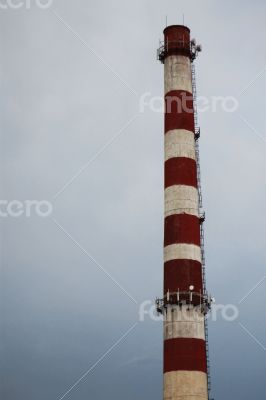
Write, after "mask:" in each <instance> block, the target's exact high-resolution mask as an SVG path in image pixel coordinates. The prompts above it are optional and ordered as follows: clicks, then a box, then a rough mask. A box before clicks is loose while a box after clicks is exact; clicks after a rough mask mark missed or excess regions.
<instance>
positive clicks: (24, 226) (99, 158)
mask: <svg viewBox="0 0 266 400" xmlns="http://www.w3.org/2000/svg"><path fill="white" fill-rule="evenodd" d="M48 3H49V2H48V0H47V2H45V0H42V1H41V0H39V2H38V1H37V0H32V1H31V2H30V1H29V0H27V2H26V0H25V1H23V0H22V4H21V5H20V6H19V8H17V9H15V8H14V5H18V4H19V2H18V1H17V0H13V3H12V2H11V3H10V2H9V3H8V4H9V5H8V6H7V8H5V5H6V4H7V2H6V1H5V0H1V5H0V26H1V33H0V37H1V39H0V40H1V64H2V67H1V109H2V118H1V123H2V136H1V149H0V151H1V160H2V163H1V170H2V184H1V190H2V194H1V199H3V200H7V201H8V202H10V201H12V200H18V201H20V202H22V204H23V205H25V201H29V200H38V201H41V200H45V201H47V202H50V203H51V204H52V206H53V211H52V213H51V214H50V216H49V217H46V218H44V217H40V216H39V215H37V214H36V213H34V212H32V213H31V215H30V217H26V216H25V214H23V215H22V216H20V217H16V218H15V217H12V215H8V216H7V217H1V225H2V232H3V233H2V250H1V257H2V258H1V260H2V266H3V269H2V277H3V279H2V285H3V286H2V289H1V299H2V300H1V309H2V311H3V314H2V323H1V325H2V327H4V328H3V330H2V337H3V340H2V344H3V345H4V346H2V355H1V372H2V377H3V379H2V383H3V384H2V391H3V399H4V400H48V399H49V400H59V399H62V398H64V399H68V400H83V399H84V400H85V399H86V400H87V399H92V400H103V399H106V398H108V399H110V400H124V399H127V400H144V399H145V400H146V399H153V400H161V399H162V324H161V322H156V321H152V320H150V319H149V317H147V316H146V318H145V321H143V322H140V321H139V307H140V304H141V303H142V302H143V301H145V300H151V301H153V300H154V298H155V297H156V296H161V294H162V279H163V114H162V113H160V112H154V111H152V110H151V108H150V107H149V106H146V107H145V108H144V110H143V111H144V112H140V111H141V110H140V106H139V103H140V98H141V96H142V95H143V94H144V93H150V96H151V97H158V96H162V95H163V66H162V65H161V64H160V63H159V62H158V61H157V60H156V49H157V47H158V41H159V38H162V31H163V28H164V26H165V16H166V15H168V24H176V23H182V19H183V13H184V17H185V23H186V24H187V25H188V26H189V27H190V28H191V31H192V36H193V37H194V36H195V37H196V38H197V40H198V42H199V43H201V44H202V46H203V52H202V53H201V54H200V56H199V58H198V59H197V61H196V69H197V86H198V95H199V96H205V97H206V98H207V99H208V101H209V102H212V101H213V97H214V96H216V97H217V96H224V97H226V98H227V97H228V96H234V98H236V99H237V101H238V102H239V106H238V108H237V110H236V111H235V112H225V110H223V108H222V107H218V108H217V111H216V112H214V111H213V110H212V111H211V110H209V111H205V112H201V113H200V114H199V121H200V125H201V139H200V150H201V169H202V190H203V200H204V208H205V211H206V224H205V233H206V260H207V265H206V267H207V283H208V289H209V291H210V292H211V293H212V294H213V295H214V296H215V298H216V303H217V304H218V305H221V304H223V305H227V304H233V305H234V306H235V307H238V309H239V317H238V318H237V319H236V320H235V321H233V322H228V321H226V320H225V319H224V318H222V316H221V313H217V315H218V320H217V321H210V323H209V337H210V356H211V376H212V394H213V396H214V398H215V400H224V399H227V400H240V399H241V400H250V399H263V398H265V397H266V387H265V370H266V347H265V346H266V322H265V308H264V307H265V302H266V295H265V293H266V280H265V281H264V276H265V275H266V268H265V265H266V255H265V235H266V216H265V198H266V185H265V171H266V157H265V155H266V130H265V106H264V105H265V96H264V93H263V90H264V88H265V83H266V71H265V67H266V61H265V50H264V47H265V35H266V26H265V12H266V3H265V2H264V1H262V0H260V1H259V0H254V1H252V2H251V1H243V0H242V1H239V0H236V1H234V2H232V1H228V0H225V1H223V2H218V1H210V0H209V1H208V0H206V1H201V2H199V1H196V0H194V1H189V0H186V1H176V0H175V1H174V0H171V1H170V0H165V1H163V2H162V1H160V2H159V1H158V0H156V1H154V0H135V1H131V2H129V1H127V2H125V1H122V0H117V1H107V0H98V1H90V0H75V1H70V0H53V2H51V4H50V7H49V8H44V7H42V8H40V4H41V5H45V4H48ZM38 4H39V6H38ZM12 5H13V6H12ZM264 72H265V74H264ZM147 96H149V94H148V95H147ZM1 206H2V207H1V210H3V209H4V206H3V204H2V203H1ZM253 289H254V290H253ZM245 296H247V297H245ZM244 297H245V299H244V300H243V301H242V302H241V304H238V303H239V302H240V301H241V299H243V298H244ZM148 309H149V306H147V310H148ZM135 323H137V325H135ZM3 347H4V348H3ZM73 385H75V386H74V387H73Z"/></svg>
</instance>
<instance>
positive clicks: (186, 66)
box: [157, 25, 209, 400]
mask: <svg viewBox="0 0 266 400" xmlns="http://www.w3.org/2000/svg"><path fill="white" fill-rule="evenodd" d="M198 50H200V48H199V47H197V46H196V45H195V43H194V41H192V42H191V40H190V30H189V29H188V28H187V27H185V26H182V25H172V26H168V27H167V28H165V30H164V43H163V45H162V46H161V47H160V49H159V50H158V58H159V59H160V60H161V62H163V63H164V87H165V135H164V138H165V223H164V298H163V299H162V300H157V306H158V307H157V309H158V311H160V312H162V314H163V315H164V400H207V399H208V377H207V372H208V371H207V357H206V343H205V314H206V310H207V309H208V307H209V300H208V299H207V297H206V293H205V289H204V288H205V286H204V285H203V275H202V252H201V223H202V218H201V216H200V209H199V190H198V177H197V176H198V175H197V158H196V140H197V132H195V115H194V105H193V104H194V103H193V85H192V83H193V82H192V62H193V60H194V59H195V57H196V54H197V51H198ZM194 100H195V99H194Z"/></svg>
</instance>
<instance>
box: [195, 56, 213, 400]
mask: <svg viewBox="0 0 266 400" xmlns="http://www.w3.org/2000/svg"><path fill="white" fill-rule="evenodd" d="M191 77H192V94H193V108H194V124H195V152H196V163H197V181H198V193H199V216H200V247H201V258H202V283H203V295H204V296H207V288H206V273H205V251H204V220H205V213H204V212H203V211H202V191H201V174H200V154H199V137H200V127H199V124H198V112H197V86H196V71H195V65H194V64H193V62H192V63H191ZM204 330H205V344H206V358H207V384H208V399H209V400H211V398H210V392H211V376H210V358H209V335H208V321H207V316H205V319H204Z"/></svg>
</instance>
